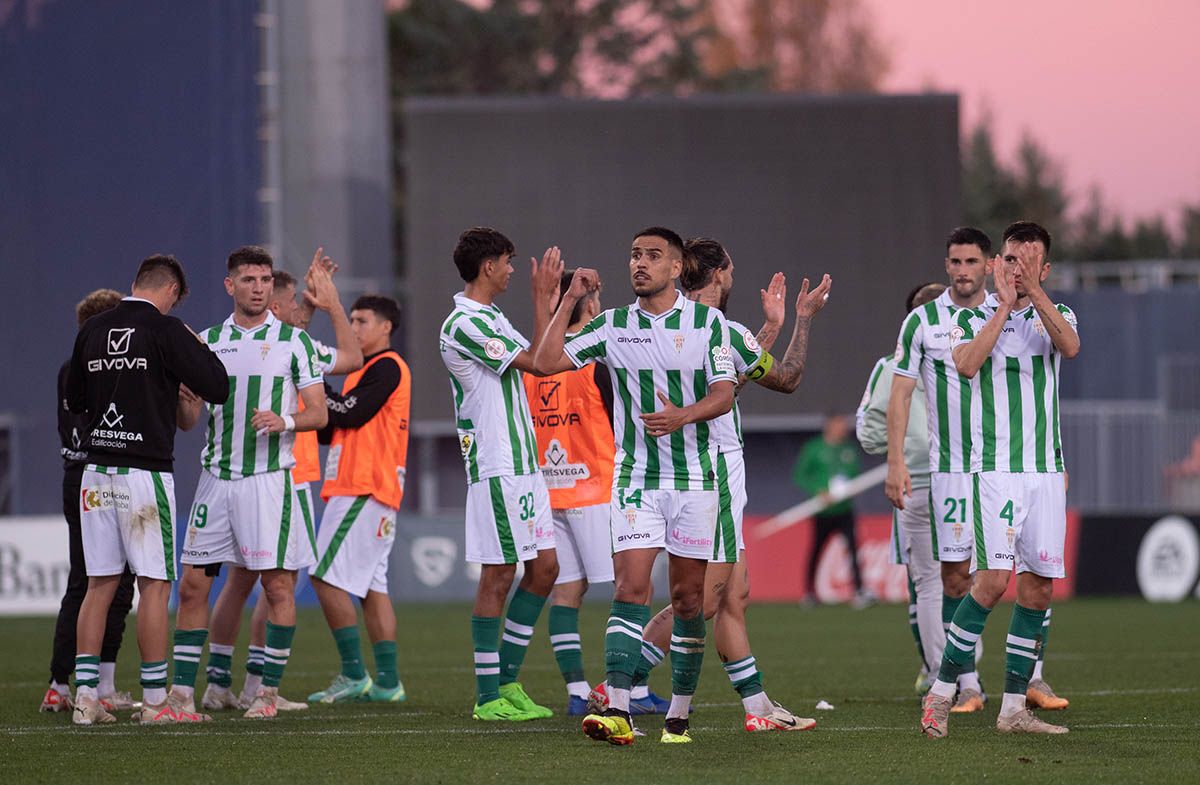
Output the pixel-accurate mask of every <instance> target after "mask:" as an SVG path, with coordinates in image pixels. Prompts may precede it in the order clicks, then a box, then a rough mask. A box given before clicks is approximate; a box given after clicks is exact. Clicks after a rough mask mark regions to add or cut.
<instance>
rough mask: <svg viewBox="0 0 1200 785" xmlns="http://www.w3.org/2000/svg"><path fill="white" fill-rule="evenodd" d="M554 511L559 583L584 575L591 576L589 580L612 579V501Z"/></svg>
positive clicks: (601, 581)
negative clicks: (609, 513)
mask: <svg viewBox="0 0 1200 785" xmlns="http://www.w3.org/2000/svg"><path fill="white" fill-rule="evenodd" d="M551 515H552V516H553V518H554V542H555V545H556V546H557V549H558V580H556V581H555V583H567V582H569V581H577V580H580V579H581V578H587V581H588V583H608V582H609V581H611V580H612V579H613V560H612V536H611V535H610V534H609V531H608V505H607V504H593V505H591V506H588V507H574V508H572V509H569V510H551Z"/></svg>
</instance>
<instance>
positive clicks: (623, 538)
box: [617, 532, 650, 542]
mask: <svg viewBox="0 0 1200 785" xmlns="http://www.w3.org/2000/svg"><path fill="white" fill-rule="evenodd" d="M648 539H650V532H633V533H632V534H621V535H618V536H617V542H634V541H635V540H648Z"/></svg>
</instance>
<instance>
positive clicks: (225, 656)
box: [204, 643, 233, 689]
mask: <svg viewBox="0 0 1200 785" xmlns="http://www.w3.org/2000/svg"><path fill="white" fill-rule="evenodd" d="M204 673H205V675H207V677H208V683H209V684H215V685H216V686H218V687H224V688H225V689H229V687H230V686H231V685H232V684H233V647H232V646H225V645H223V644H220V643H210V644H208V667H206V668H205V669H204Z"/></svg>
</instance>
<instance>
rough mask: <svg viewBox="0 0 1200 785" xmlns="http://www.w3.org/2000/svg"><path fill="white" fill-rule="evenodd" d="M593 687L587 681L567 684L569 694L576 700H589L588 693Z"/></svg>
mask: <svg viewBox="0 0 1200 785" xmlns="http://www.w3.org/2000/svg"><path fill="white" fill-rule="evenodd" d="M590 691H591V687H589V686H588V683H587V682H586V681H572V682H568V683H567V694H568V695H570V696H571V697H574V698H583V699H584V700H587V696H588V692H590Z"/></svg>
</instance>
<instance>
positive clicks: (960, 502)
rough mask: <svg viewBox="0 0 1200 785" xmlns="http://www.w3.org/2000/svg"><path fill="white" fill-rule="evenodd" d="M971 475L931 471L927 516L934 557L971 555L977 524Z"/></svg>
mask: <svg viewBox="0 0 1200 785" xmlns="http://www.w3.org/2000/svg"><path fill="white" fill-rule="evenodd" d="M974 476H975V475H973V474H945V473H942V472H934V473H933V474H931V475H930V477H929V494H928V505H929V518H930V520H931V522H932V523H933V558H935V559H937V560H938V561H948V562H959V561H968V560H970V559H971V558H972V553H973V551H974V549H975V529H976V526H977V521H976V517H977V516H976V512H975V509H976V508H975V506H974V504H973V502H972V499H973V498H974V496H973V494H974V484H973V483H974V480H973V479H972V478H973V477H974Z"/></svg>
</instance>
